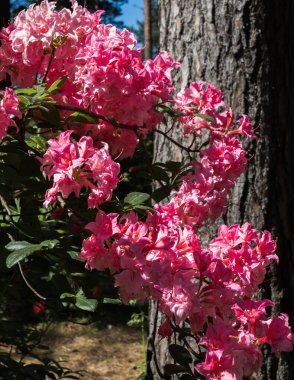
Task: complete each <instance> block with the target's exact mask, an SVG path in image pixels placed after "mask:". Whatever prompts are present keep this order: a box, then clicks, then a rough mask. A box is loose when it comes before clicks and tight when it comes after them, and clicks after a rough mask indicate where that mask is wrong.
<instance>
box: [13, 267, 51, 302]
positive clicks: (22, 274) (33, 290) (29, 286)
mask: <svg viewBox="0 0 294 380" xmlns="http://www.w3.org/2000/svg"><path fill="white" fill-rule="evenodd" d="M18 268H19V271H20V274H21V277H22V278H23V280H24V282H25V284H26V286H27V287H28V288H29V289H30V290H31V291H32V292H33V293H34V294H35V295H36V296H37V297H38V298H40V299H41V300H43V301H46V298H45V297H43V296H41V294H39V293H38V292H37V291H36V290H35V289H34V288H33V287H32V285H30V283H29V282H28V280H27V279H26V278H25V275H24V273H23V270H22V267H21V265H20V263H18Z"/></svg>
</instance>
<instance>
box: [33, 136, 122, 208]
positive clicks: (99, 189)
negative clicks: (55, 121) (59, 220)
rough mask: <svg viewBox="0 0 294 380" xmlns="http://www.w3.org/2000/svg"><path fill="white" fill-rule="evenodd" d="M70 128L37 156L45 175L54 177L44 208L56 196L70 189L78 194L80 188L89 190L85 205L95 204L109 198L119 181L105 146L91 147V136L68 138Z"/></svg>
mask: <svg viewBox="0 0 294 380" xmlns="http://www.w3.org/2000/svg"><path fill="white" fill-rule="evenodd" d="M71 134H72V131H66V132H62V133H60V135H59V137H58V139H56V140H55V139H51V140H49V141H48V144H49V149H48V150H47V152H46V153H45V154H44V157H43V158H42V159H40V161H41V163H42V166H41V168H42V170H43V172H44V173H45V175H46V176H47V177H48V178H49V179H51V178H53V187H52V188H51V189H49V190H48V191H47V193H46V196H45V197H46V200H45V202H44V205H45V207H48V205H49V204H51V203H53V202H55V201H56V199H57V194H58V193H61V194H62V196H63V198H68V196H69V195H70V194H71V193H72V192H73V193H75V195H76V196H77V197H79V195H80V192H81V189H82V188H86V189H90V191H91V192H90V195H89V198H88V206H89V207H96V208H97V206H98V204H100V203H102V202H104V201H106V200H109V199H110V197H111V195H112V190H113V189H114V188H115V187H116V185H117V183H118V177H117V176H118V174H119V165H118V164H117V163H115V162H114V161H113V160H112V159H111V157H110V155H109V153H108V148H107V145H104V146H102V147H101V148H100V149H98V148H95V147H94V146H93V140H92V138H91V137H89V136H88V137H82V138H81V139H80V141H79V142H76V141H74V140H71V138H70V135H71Z"/></svg>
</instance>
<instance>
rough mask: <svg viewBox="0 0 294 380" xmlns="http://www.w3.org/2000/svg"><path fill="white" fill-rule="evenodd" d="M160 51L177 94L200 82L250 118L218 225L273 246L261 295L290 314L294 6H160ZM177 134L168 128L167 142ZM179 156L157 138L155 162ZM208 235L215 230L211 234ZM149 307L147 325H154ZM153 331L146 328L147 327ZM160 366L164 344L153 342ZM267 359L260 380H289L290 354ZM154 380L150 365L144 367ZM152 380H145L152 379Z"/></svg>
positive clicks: (192, 2)
mask: <svg viewBox="0 0 294 380" xmlns="http://www.w3.org/2000/svg"><path fill="white" fill-rule="evenodd" d="M159 8H160V46H161V49H164V50H167V51H168V52H169V53H170V54H172V55H173V56H174V58H175V59H177V60H179V61H180V62H182V68H181V70H179V72H178V73H177V74H176V75H175V83H176V86H177V90H180V89H181V88H183V87H186V86H187V85H189V82H191V81H197V80H205V81H208V82H212V83H214V84H215V85H217V86H219V87H221V88H222V90H223V91H224V94H225V101H226V102H227V103H228V104H230V105H231V107H232V108H233V110H234V111H236V113H240V114H243V113H246V114H249V116H250V118H251V120H252V121H254V124H255V126H256V128H258V129H257V133H258V134H259V135H260V137H259V138H258V139H257V140H255V141H252V142H250V143H248V144H247V150H248V152H249V156H250V157H251V159H250V160H249V165H248V171H247V173H246V174H245V175H244V176H243V177H242V178H240V180H239V181H238V184H237V186H236V187H235V189H234V191H233V196H232V197H231V203H230V206H229V208H228V211H227V213H226V215H224V217H223V221H224V222H225V223H226V224H229V225H230V224H234V223H243V222H245V221H248V222H251V223H252V225H253V226H254V227H255V228H258V229H264V228H266V229H269V230H271V231H272V232H273V234H274V236H275V237H276V238H277V239H278V255H279V257H280V264H279V266H278V267H276V266H273V267H272V268H271V273H270V274H269V278H270V281H268V284H267V286H265V288H264V289H263V291H262V293H263V294H262V296H263V297H267V298H269V297H271V298H272V299H273V301H274V302H277V303H278V306H277V310H276V311H279V312H280V311H283V312H286V313H288V314H290V320H291V322H292V325H293V309H294V117H293V116H294V93H293V90H292V88H291V86H292V84H293V83H294V53H293V37H294V23H293V17H294V3H293V1H292V0H285V1H284V2H283V3H281V2H279V1H275V0H185V1H182V0H160V6H159ZM181 136H182V133H181V132H180V129H179V128H174V130H173V136H172V137H173V138H175V139H178V140H180V139H181ZM181 156H182V152H181V151H180V150H179V149H176V147H175V146H171V144H170V143H169V142H168V141H166V140H164V137H163V136H161V135H157V136H156V139H155V143H154V160H155V161H166V160H178V159H180V158H181ZM212 230H213V228H212ZM154 312H155V311H154V305H153V306H152V305H151V312H150V314H151V318H150V321H151V324H152V321H153V320H154ZM151 328H152V326H151ZM156 347H157V348H156V349H157V354H158V357H159V362H160V363H161V365H162V364H163V363H164V362H165V360H166V347H167V346H166V343H161V344H159V342H156ZM265 355H266V357H267V360H266V364H265V366H264V368H263V371H262V374H261V375H260V379H263V380H274V379H279V380H290V379H294V368H293V367H294V365H293V361H292V362H291V360H290V358H291V355H290V354H282V355H281V357H280V358H275V357H273V356H271V355H269V354H268V353H267V352H265ZM150 371H151V372H152V373H153V376H154V379H159V377H158V376H157V375H156V374H155V370H154V363H151V365H150ZM150 378H151V376H150Z"/></svg>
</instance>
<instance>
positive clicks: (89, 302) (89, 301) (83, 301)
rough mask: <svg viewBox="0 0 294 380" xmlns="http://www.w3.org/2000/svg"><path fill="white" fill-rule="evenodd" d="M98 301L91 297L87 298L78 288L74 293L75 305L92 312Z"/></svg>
mask: <svg viewBox="0 0 294 380" xmlns="http://www.w3.org/2000/svg"><path fill="white" fill-rule="evenodd" d="M97 305H98V301H97V300H96V299H93V298H87V297H86V296H85V294H84V292H83V291H82V290H81V289H80V290H79V291H78V294H77V295H76V306H77V307H78V308H79V309H82V310H86V311H90V312H92V313H93V312H94V311H95V310H96V308H97Z"/></svg>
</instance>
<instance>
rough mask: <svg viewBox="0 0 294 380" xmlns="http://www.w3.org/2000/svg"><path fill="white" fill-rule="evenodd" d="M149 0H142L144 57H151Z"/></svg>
mask: <svg viewBox="0 0 294 380" xmlns="http://www.w3.org/2000/svg"><path fill="white" fill-rule="evenodd" d="M151 33H152V25H151V0H144V45H145V49H144V59H146V60H147V59H149V58H151V57H152V35H151Z"/></svg>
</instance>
